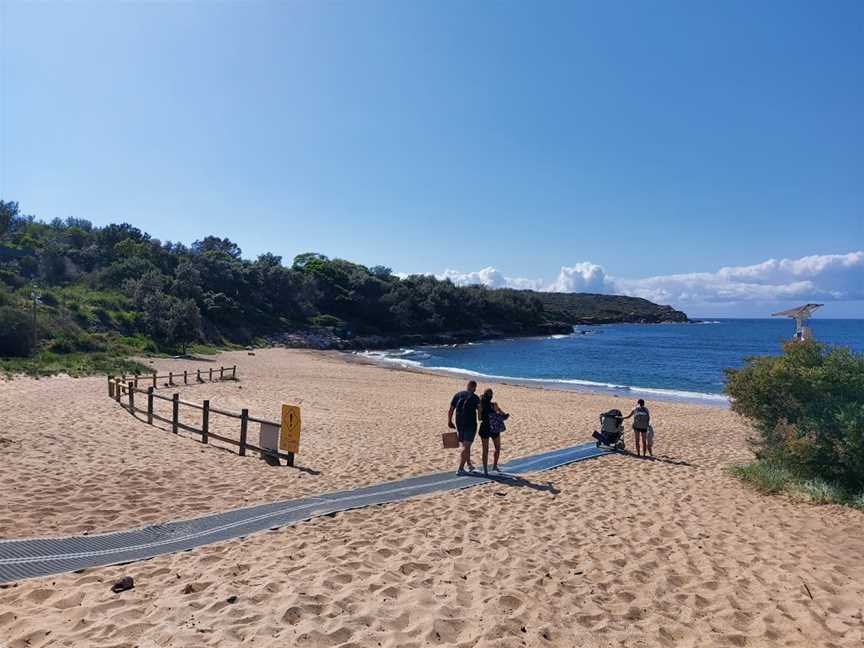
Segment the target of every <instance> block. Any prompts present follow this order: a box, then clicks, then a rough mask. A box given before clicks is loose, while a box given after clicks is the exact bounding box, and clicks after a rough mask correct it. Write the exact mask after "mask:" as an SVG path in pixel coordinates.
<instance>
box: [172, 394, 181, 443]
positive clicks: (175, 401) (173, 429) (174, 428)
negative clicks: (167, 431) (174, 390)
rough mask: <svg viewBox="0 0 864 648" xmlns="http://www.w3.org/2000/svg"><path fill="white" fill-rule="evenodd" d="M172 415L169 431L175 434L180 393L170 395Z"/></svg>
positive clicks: (178, 417)
mask: <svg viewBox="0 0 864 648" xmlns="http://www.w3.org/2000/svg"><path fill="white" fill-rule="evenodd" d="M172 401H173V402H172V403H171V404H172V405H173V406H174V407H173V410H174V411H173V416H172V417H171V431H172V432H173V433H174V434H177V428H178V426H177V423H179V422H180V394H174V396H173V397H172Z"/></svg>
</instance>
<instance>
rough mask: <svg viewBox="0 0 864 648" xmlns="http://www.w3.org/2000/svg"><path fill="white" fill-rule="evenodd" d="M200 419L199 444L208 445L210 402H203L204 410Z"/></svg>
mask: <svg viewBox="0 0 864 648" xmlns="http://www.w3.org/2000/svg"><path fill="white" fill-rule="evenodd" d="M202 411H203V413H202V415H201V416H202V418H201V443H208V442H209V440H210V401H209V400H205V401H204V409H203V410H202Z"/></svg>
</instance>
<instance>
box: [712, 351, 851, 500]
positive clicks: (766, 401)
mask: <svg viewBox="0 0 864 648" xmlns="http://www.w3.org/2000/svg"><path fill="white" fill-rule="evenodd" d="M726 373H727V382H726V392H727V393H728V394H729V396H731V398H732V410H733V411H735V412H737V413H739V414H742V415H743V416H745V417H747V418H748V419H750V421H751V422H752V423H753V425H754V427H755V429H756V432H757V436H756V438H755V439H753V444H754V450H755V452H756V456H757V458H758V459H759V460H760V461H761V462H763V463H766V464H769V465H772V466H779V467H782V468H785V469H787V470H789V471H791V472H793V473H794V474H795V475H796V476H797V477H798V478H800V479H802V480H808V479H819V480H822V481H823V482H825V483H827V484H836V485H838V486H839V487H840V488H842V489H844V490H845V491H846V492H847V493H858V492H861V491H862V490H864V354H860V353H854V352H852V351H850V350H849V349H847V348H844V347H828V346H826V345H823V344H819V343H818V342H813V341H807V342H791V343H788V344H786V345H785V346H784V347H783V354H782V355H779V356H759V357H752V358H748V359H747V361H746V363H745V365H744V366H743V367H742V368H740V369H727V370H726Z"/></svg>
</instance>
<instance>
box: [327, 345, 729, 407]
mask: <svg viewBox="0 0 864 648" xmlns="http://www.w3.org/2000/svg"><path fill="white" fill-rule="evenodd" d="M417 349H420V350H422V349H423V347H417ZM399 350H400V351H403V350H404V349H399ZM388 351H397V349H387V350H382V351H380V352H379V351H375V350H373V351H368V350H367V351H349V350H345V351H329V352H328V353H335V354H338V355H340V356H342V357H343V358H344V360H346V361H347V362H358V363H365V364H371V365H373V366H377V367H382V368H384V369H391V370H395V371H407V372H409V373H410V372H413V373H420V374H430V375H437V376H447V377H450V378H458V379H463V380H464V379H474V380H478V381H483V382H486V383H490V384H496V385H512V386H515V387H524V388H526V389H547V390H553V391H564V392H576V393H580V394H593V395H601V396H614V397H632V398H640V397H641V398H645V399H655V400H659V401H667V402H672V403H684V404H688V405H702V406H704V407H720V408H723V409H728V408H729V407H730V401H729V398H728V397H727V396H726V395H725V394H707V393H705V394H696V393H695V392H686V391H683V390H673V389H664V388H660V387H631V386H624V385H613V384H607V385H603V384H601V383H596V382H592V381H587V380H577V379H554V378H549V379H545V378H519V377H513V376H496V375H490V374H484V373H482V372H479V371H472V370H470V369H460V368H457V367H425V366H423V365H421V364H420V363H418V362H416V361H410V360H404V359H400V358H398V357H392V358H391V357H386V356H384V355H382V354H383V353H386V352H388ZM691 394H692V395H691Z"/></svg>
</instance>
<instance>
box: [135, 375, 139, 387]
mask: <svg viewBox="0 0 864 648" xmlns="http://www.w3.org/2000/svg"><path fill="white" fill-rule="evenodd" d="M135 389H138V374H135Z"/></svg>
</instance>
